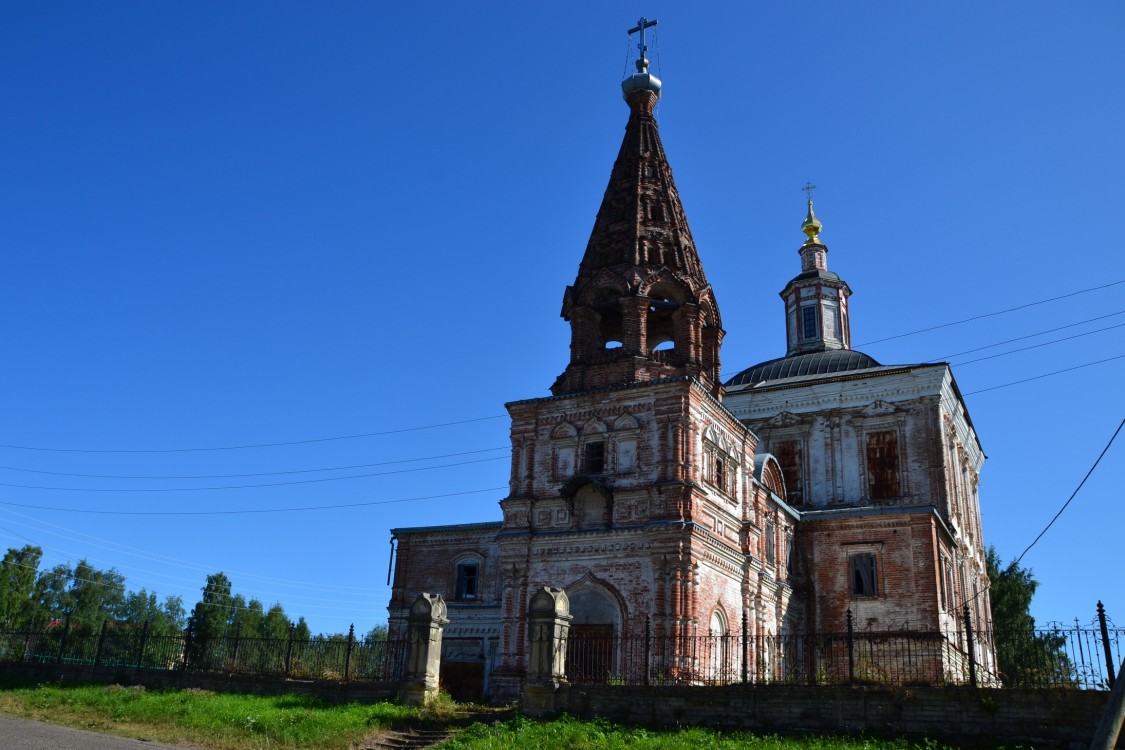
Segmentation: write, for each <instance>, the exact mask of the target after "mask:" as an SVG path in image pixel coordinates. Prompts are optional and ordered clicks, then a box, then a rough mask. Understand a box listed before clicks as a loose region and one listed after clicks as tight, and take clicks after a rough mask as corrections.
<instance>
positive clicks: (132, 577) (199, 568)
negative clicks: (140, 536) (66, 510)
mask: <svg viewBox="0 0 1125 750" xmlns="http://www.w3.org/2000/svg"><path fill="white" fill-rule="evenodd" d="M8 512H10V513H15V512H14V511H8ZM16 515H22V514H18V513H16ZM25 518H26V516H25ZM17 523H18V522H17ZM20 525H21V526H27V524H20ZM50 525H54V524H50ZM29 528H31V527H29ZM59 528H62V527H59ZM0 531H6V532H8V533H9V534H11V535H12V536H15V537H19V538H21V539H24V540H25V541H27V542H29V543H32V544H34V545H35V546H38V547H40V548H41V549H43V550H48V551H50V552H53V553H55V555H56V556H59V557H62V558H68V559H72V558H79V559H81V560H86V561H88V562H95V561H96V562H100V563H106V564H108V565H109V568H108V570H112V571H115V572H118V573H119V574H121V575H123V576H124V575H125V574H126V573H127V574H128V575H127V579H128V580H129V581H130V583H140V584H142V587H143V586H144V584H146V583H147V584H149V585H150V586H152V591H151V593H156V589H157V588H162V589H164V590H167V587H174V588H182V587H183V585H184V584H187V585H189V586H193V587H194V585H196V584H198V582H199V579H198V578H195V577H193V578H186V577H181V576H174V575H169V574H167V573H161V572H158V571H153V570H148V569H145V568H139V567H136V566H130V565H121V564H120V563H119V562H118V561H116V560H112V561H111V560H107V559H105V558H97V557H92V556H90V555H86V554H83V555H75V554H73V553H70V552H67V551H65V550H62V549H59V548H57V547H52V546H50V545H45V544H41V543H35V542H32V540H31V539H29V538H28V537H27V536H25V535H23V534H20V533H19V532H16V531H13V530H12V529H11V528H8V527H7V526H0ZM39 532H40V533H47V534H51V535H53V536H59V537H61V538H64V539H70V540H71V541H78V540H77V539H74V538H73V537H67V536H65V535H63V534H58V533H55V532H50V531H46V532H44V531H42V530H39ZM82 536H87V537H89V535H82ZM89 538H91V539H97V537H89ZM93 546H96V547H101V548H102V549H106V550H110V551H115V552H118V553H119V554H120V552H121V550H115V549H114V548H113V547H112V546H106V545H101V544H95V545H93ZM117 546H121V547H124V546H125V545H117ZM126 554H135V553H128V552H126ZM137 556H141V557H147V559H150V560H152V561H154V562H161V560H160V559H159V558H158V557H154V556H151V555H137ZM169 561H171V562H170V563H169ZM164 562H165V563H166V564H173V565H176V563H177V562H178V563H179V564H178V565H177V567H181V568H185V569H191V570H193V572H196V573H200V572H202V573H208V574H209V573H214V572H215V571H218V570H224V572H227V573H228V574H229V575H228V577H231V578H234V577H238V578H239V579H240V580H243V579H246V578H249V579H251V580H252V581H255V580H256V581H257V582H258V583H259V584H261V583H265V584H267V585H271V584H272V585H275V586H280V587H281V588H282V589H283V590H286V589H288V590H286V591H285V592H284V593H278V592H271V593H268V594H266V593H263V592H262V591H261V589H259V590H258V592H257V593H256V594H255V595H254V598H258V599H261V600H263V601H264V600H274V601H280V600H281V599H285V600H286V601H287V602H293V601H296V602H311V603H313V605H314V606H313V607H311V608H310V607H309V606H308V605H303V606H304V608H305V609H306V611H308V610H309V609H312V610H313V611H314V612H315V611H320V610H324V611H328V610H331V611H334V612H354V611H355V609H356V605H357V600H358V599H370V600H371V601H372V603H373V602H374V599H373V598H374V597H375V596H377V595H378V592H379V591H381V590H382V589H383V588H385V587H382V586H365V587H355V586H347V587H341V586H332V585H325V584H321V583H312V582H298V581H291V580H288V579H279V578H272V577H268V576H261V575H258V574H253V573H245V572H242V571H237V570H226V568H225V566H222V565H203V564H199V563H188V562H186V561H176V559H175V558H166V559H165V560H164ZM25 567H29V566H25ZM138 574H140V575H138ZM146 575H147V576H154V577H155V578H157V579H163V580H161V581H156V580H153V579H151V578H146V577H145V576H146ZM333 589H336V590H335V591H332V590H333ZM293 591H297V592H302V591H304V592H308V595H302V594H301V593H293ZM326 591H328V592H329V593H335V594H337V595H339V596H346V598H328V597H326V596H325V592H326ZM313 592H315V594H314V593H313ZM359 603H361V602H359ZM332 604H339V605H346V606H338V607H337V606H330V605H332ZM318 608H319V609H318Z"/></svg>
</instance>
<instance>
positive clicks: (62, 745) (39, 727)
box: [0, 716, 190, 750]
mask: <svg viewBox="0 0 1125 750" xmlns="http://www.w3.org/2000/svg"><path fill="white" fill-rule="evenodd" d="M142 748H144V750H190V748H186V747H184V746H183V745H163V744H160V743H157V742H144V741H142V740H132V739H127V738H125V737H111V736H110V735H108V734H98V733H97V732H84V731H82V730H81V729H71V728H69V727H56V726H53V725H51V724H43V723H41V722H38V721H27V720H25V719H13V718H11V717H8V716H0V750H141V749H142Z"/></svg>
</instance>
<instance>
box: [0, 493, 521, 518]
mask: <svg viewBox="0 0 1125 750" xmlns="http://www.w3.org/2000/svg"><path fill="white" fill-rule="evenodd" d="M506 489H508V488H507V487H506V486H501V487H485V488H483V489H479V490H465V491H463V492H446V493H443V494H440V495H424V496H420V497H405V498H400V499H397V500H370V501H367V502H360V503H337V504H332V505H307V506H299V507H294V508H252V509H244V510H94V509H90V508H60V507H56V506H47V505H33V504H31V503H13V502H11V501H10V500H0V505H7V506H9V507H13V508H31V509H33V510H51V511H57V512H60V513H84V514H88V515H99V516H237V515H260V514H265V513H296V512H303V511H313V510H338V509H343V508H365V507H370V506H373V505H392V504H395V503H410V502H415V501H420V500H437V499H440V498H446V497H460V496H463V495H477V494H480V493H482V492H499V491H501V490H506Z"/></svg>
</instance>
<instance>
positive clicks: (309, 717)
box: [0, 685, 419, 750]
mask: <svg viewBox="0 0 1125 750" xmlns="http://www.w3.org/2000/svg"><path fill="white" fill-rule="evenodd" d="M0 711H2V712H3V713H6V714H9V715H14V716H21V717H24V718H30V719H37V720H40V721H47V722H50V723H53V724H65V725H67V726H73V727H78V728H81V729H92V730H95V731H101V732H106V733H108V734H116V735H122V736H127V737H135V738H137V739H146V740H155V741H161V742H188V743H192V744H196V745H202V746H205V747H208V748H215V750H251V749H256V748H317V749H318V750H319V749H321V748H323V749H324V750H345V749H346V748H350V747H353V746H355V744H356V743H359V742H360V741H361V740H362V739H364V738H366V737H371V736H374V735H377V734H379V733H380V732H381V731H385V730H386V729H388V728H391V727H394V726H403V725H407V724H409V723H412V722H414V721H417V720H418V718H419V717H418V712H417V711H416V710H415V709H412V708H408V707H405V706H398V705H394V704H390V703H377V704H373V705H361V704H358V703H348V704H336V703H327V702H325V701H321V700H318V699H316V698H311V697H307V696H296V695H286V696H256V695H225V694H216V693H210V692H208V691H202V690H145V689H144V688H142V687H122V686H120V685H110V686H104V685H98V686H75V687H71V686H60V685H40V686H36V687H21V688H15V689H2V690H0Z"/></svg>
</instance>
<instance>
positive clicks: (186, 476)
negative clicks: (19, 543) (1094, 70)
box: [0, 445, 511, 479]
mask: <svg viewBox="0 0 1125 750" xmlns="http://www.w3.org/2000/svg"><path fill="white" fill-rule="evenodd" d="M506 450H511V446H509V445H501V446H498V447H496V448H480V449H479V450H473V451H460V452H458V453H442V454H439V455H436V456H422V457H419V458H400V459H396V460H394V461H377V462H375V463H369V464H351V465H349V466H330V467H326V468H320V469H289V470H286V471H263V472H254V473H248V474H82V473H77V472H69V471H46V470H43V469H25V468H22V467H19V466H0V469H2V470H5V471H20V472H24V473H28V474H47V475H50V476H56V477H81V478H85V479H238V478H242V477H270V476H285V475H288V474H312V473H316V472H324V471H348V470H350V469H366V468H369V467H374V466H391V465H394V464H408V463H417V462H418V461H433V460H436V459H439V458H454V457H457V456H471V455H475V454H477V453H489V452H492V451H506ZM426 468H440V467H426Z"/></svg>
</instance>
